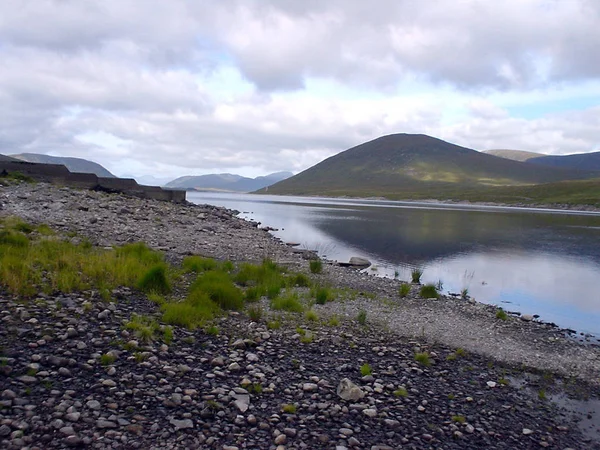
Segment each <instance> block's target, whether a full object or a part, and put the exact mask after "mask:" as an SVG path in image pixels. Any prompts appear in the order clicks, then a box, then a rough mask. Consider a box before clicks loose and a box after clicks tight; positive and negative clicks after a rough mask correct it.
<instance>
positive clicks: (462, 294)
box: [460, 288, 469, 300]
mask: <svg viewBox="0 0 600 450" xmlns="http://www.w3.org/2000/svg"><path fill="white" fill-rule="evenodd" d="M460 298H462V299H463V300H467V299H468V298H469V290H468V289H467V288H463V289H462V290H461V291H460Z"/></svg>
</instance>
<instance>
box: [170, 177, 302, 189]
mask: <svg viewBox="0 0 600 450" xmlns="http://www.w3.org/2000/svg"><path fill="white" fill-rule="evenodd" d="M293 175H294V174H293V173H292V172H276V173H272V174H269V175H266V176H261V177H256V178H247V177H242V176H240V175H235V174H231V173H220V174H210V175H198V176H184V177H179V178H176V179H175V180H173V181H171V182H169V183H167V184H166V185H165V187H169V188H177V189H197V190H215V191H231V192H252V191H256V190H258V189H262V188H265V187H267V186H270V185H272V184H274V183H277V182H278V181H281V180H285V179H286V178H289V177H291V176H293Z"/></svg>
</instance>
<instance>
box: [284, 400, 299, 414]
mask: <svg viewBox="0 0 600 450" xmlns="http://www.w3.org/2000/svg"><path fill="white" fill-rule="evenodd" d="M296 410H297V408H296V405H293V404H290V403H286V404H284V405H281V411H282V412H284V413H286V414H296Z"/></svg>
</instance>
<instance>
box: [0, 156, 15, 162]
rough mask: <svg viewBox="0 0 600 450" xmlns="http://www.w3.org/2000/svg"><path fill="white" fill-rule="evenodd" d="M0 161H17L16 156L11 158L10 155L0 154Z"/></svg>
mask: <svg viewBox="0 0 600 450" xmlns="http://www.w3.org/2000/svg"><path fill="white" fill-rule="evenodd" d="M0 161H18V160H17V159H16V158H11V157H10V156H6V155H0Z"/></svg>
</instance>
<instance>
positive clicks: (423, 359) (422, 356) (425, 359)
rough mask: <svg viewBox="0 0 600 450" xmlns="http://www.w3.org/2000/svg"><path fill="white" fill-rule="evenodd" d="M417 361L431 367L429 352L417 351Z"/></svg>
mask: <svg viewBox="0 0 600 450" xmlns="http://www.w3.org/2000/svg"><path fill="white" fill-rule="evenodd" d="M415 361H417V362H418V363H419V364H421V365H423V366H428V367H429V366H430V365H431V358H430V357H429V353H427V352H420V353H415Z"/></svg>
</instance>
